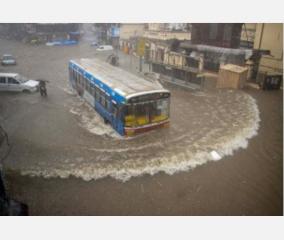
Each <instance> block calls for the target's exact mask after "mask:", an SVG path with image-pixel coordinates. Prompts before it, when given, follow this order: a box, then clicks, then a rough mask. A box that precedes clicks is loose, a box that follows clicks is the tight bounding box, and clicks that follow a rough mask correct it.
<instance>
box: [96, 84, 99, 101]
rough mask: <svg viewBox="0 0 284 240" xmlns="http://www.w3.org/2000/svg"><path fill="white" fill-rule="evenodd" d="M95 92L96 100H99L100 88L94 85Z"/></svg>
mask: <svg viewBox="0 0 284 240" xmlns="http://www.w3.org/2000/svg"><path fill="white" fill-rule="evenodd" d="M95 93H96V101H97V102H100V90H99V89H98V88H97V87H95Z"/></svg>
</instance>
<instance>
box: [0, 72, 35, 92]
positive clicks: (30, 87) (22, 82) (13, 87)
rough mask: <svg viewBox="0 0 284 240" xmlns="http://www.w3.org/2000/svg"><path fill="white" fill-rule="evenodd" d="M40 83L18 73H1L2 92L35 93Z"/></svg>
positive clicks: (0, 89) (0, 86)
mask: <svg viewBox="0 0 284 240" xmlns="http://www.w3.org/2000/svg"><path fill="white" fill-rule="evenodd" d="M38 86H39V82H38V81H35V80H29V79H27V78H25V77H23V76H21V75H20V74H18V73H0V91H15V92H35V91H37V90H38Z"/></svg>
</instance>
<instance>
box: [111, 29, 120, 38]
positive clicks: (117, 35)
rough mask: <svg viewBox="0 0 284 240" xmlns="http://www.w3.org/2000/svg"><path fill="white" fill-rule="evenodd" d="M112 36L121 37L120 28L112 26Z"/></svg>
mask: <svg viewBox="0 0 284 240" xmlns="http://www.w3.org/2000/svg"><path fill="white" fill-rule="evenodd" d="M111 37H119V28H118V27H111Z"/></svg>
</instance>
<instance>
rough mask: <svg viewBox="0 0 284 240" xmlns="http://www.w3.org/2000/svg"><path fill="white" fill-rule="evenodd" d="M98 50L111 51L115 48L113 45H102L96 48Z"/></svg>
mask: <svg viewBox="0 0 284 240" xmlns="http://www.w3.org/2000/svg"><path fill="white" fill-rule="evenodd" d="M96 50H97V51H110V50H113V47H112V46H111V45H100V46H98V47H97V48H96Z"/></svg>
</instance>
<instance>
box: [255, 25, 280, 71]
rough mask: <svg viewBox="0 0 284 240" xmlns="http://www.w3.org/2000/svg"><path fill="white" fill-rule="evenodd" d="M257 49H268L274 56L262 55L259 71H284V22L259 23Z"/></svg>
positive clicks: (256, 40)
mask: <svg viewBox="0 0 284 240" xmlns="http://www.w3.org/2000/svg"><path fill="white" fill-rule="evenodd" d="M254 48H255V49H267V50H270V51H271V55H272V56H262V58H261V60H260V65H259V71H265V72H273V73H274V72H278V73H283V24H282V23H258V24H257V26H256V33H255V40H254Z"/></svg>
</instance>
